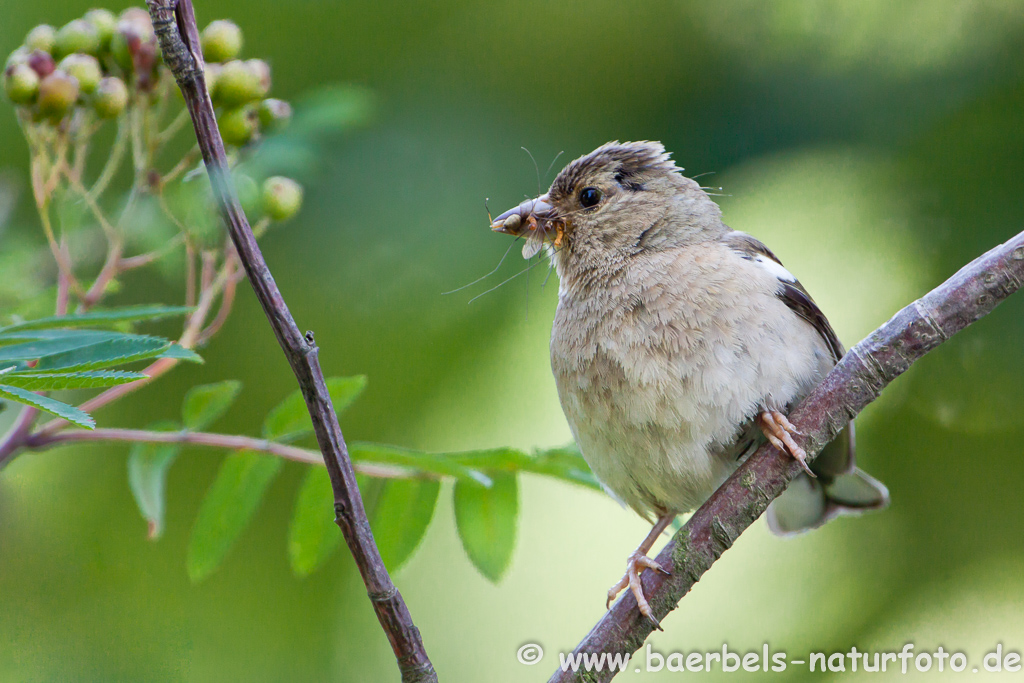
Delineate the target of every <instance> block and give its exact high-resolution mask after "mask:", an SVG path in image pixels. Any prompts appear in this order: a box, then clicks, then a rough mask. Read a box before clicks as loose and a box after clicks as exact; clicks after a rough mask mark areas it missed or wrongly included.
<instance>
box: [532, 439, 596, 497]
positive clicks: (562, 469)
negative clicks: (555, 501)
mask: <svg viewBox="0 0 1024 683" xmlns="http://www.w3.org/2000/svg"><path fill="white" fill-rule="evenodd" d="M523 470H524V471H526V472H533V473H534V474H543V475H546V476H549V477H557V478H559V479H564V480H565V481H569V482H572V483H574V484H580V485H582V486H586V487H587V488H591V489H594V490H595V491H602V490H603V489H602V488H601V484H600V483H599V482H598V481H597V477H595V476H594V473H593V472H591V471H590V466H589V465H587V461H586V460H584V459H583V455H582V454H580V451H579V448H577V447H576V445H575V444H573V445H571V446H563V447H561V448H552V449H549V450H546V451H539V452H537V453H535V454H534V455H533V456H532V457H531V458H530V459H529V462H528V464H527V465H526V466H525V467H524V468H523Z"/></svg>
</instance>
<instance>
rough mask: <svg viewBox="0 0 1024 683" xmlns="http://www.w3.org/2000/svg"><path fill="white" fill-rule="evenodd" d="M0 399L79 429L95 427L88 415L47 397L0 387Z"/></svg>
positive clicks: (14, 388) (22, 390) (17, 389)
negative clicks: (33, 408)
mask: <svg viewBox="0 0 1024 683" xmlns="http://www.w3.org/2000/svg"><path fill="white" fill-rule="evenodd" d="M0 398H8V399H10V400H12V401H16V402H18V403H23V404H25V405H30V406H34V407H36V408H39V409H40V410H43V411H45V412H47V413H50V414H51V415H56V416H57V417H62V418H64V419H65V420H67V421H68V422H72V423H74V424H76V425H78V426H79V427H85V428H86V429H94V428H95V427H96V421H95V420H93V419H92V418H91V417H90V416H89V414H88V413H85V412H83V411H81V410H79V409H78V408H75V407H74V406H69V405H68V404H67V403H62V402H61V401H58V400H57V399H54V398H50V397H49V396H40V395H39V394H33V393H32V392H31V391H26V390H24V389H21V388H18V387H9V386H4V385H0Z"/></svg>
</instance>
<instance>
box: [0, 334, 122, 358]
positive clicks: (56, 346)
mask: <svg viewBox="0 0 1024 683" xmlns="http://www.w3.org/2000/svg"><path fill="white" fill-rule="evenodd" d="M124 336H125V335H122V334H120V333H118V332H95V331H93V330H77V331H72V332H71V334H61V335H59V336H54V337H52V338H49V339H38V340H36V341H29V342H23V343H20V344H9V345H7V346H3V347H0V361H19V360H36V359H38V358H47V357H49V356H55V355H60V354H64V353H70V352H72V351H75V350H76V349H81V348H84V347H88V346H92V345H94V344H98V343H100V342H105V341H110V340H112V339H116V338H118V337H124Z"/></svg>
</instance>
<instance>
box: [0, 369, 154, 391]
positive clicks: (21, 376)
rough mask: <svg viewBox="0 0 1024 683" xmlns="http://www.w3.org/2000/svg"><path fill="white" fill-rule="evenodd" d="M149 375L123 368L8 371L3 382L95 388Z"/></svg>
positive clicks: (24, 386) (38, 386)
mask: <svg viewBox="0 0 1024 683" xmlns="http://www.w3.org/2000/svg"><path fill="white" fill-rule="evenodd" d="M148 377H149V375H144V374H142V373H141V372H126V371H123V370H92V371H89V372H28V371H21V372H8V373H5V374H4V375H3V382H4V384H6V385H9V386H12V387H21V388H22V389H28V390H29V391H59V390H61V389H95V388H98V387H112V386H115V385H117V384H128V383H129V382H134V381H136V380H139V379H146V378H148Z"/></svg>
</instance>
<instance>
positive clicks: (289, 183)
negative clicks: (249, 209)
mask: <svg viewBox="0 0 1024 683" xmlns="http://www.w3.org/2000/svg"><path fill="white" fill-rule="evenodd" d="M262 194H263V211H264V212H265V213H266V215H267V216H268V217H270V219H271V220H275V221H286V220H288V219H289V218H291V217H292V216H294V215H295V214H297V213H298V212H299V209H300V208H302V185H299V184H298V183H297V182H295V181H294V180H292V179H291V178H285V177H284V176H271V177H270V178H267V179H266V180H264V181H263V193H262Z"/></svg>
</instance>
